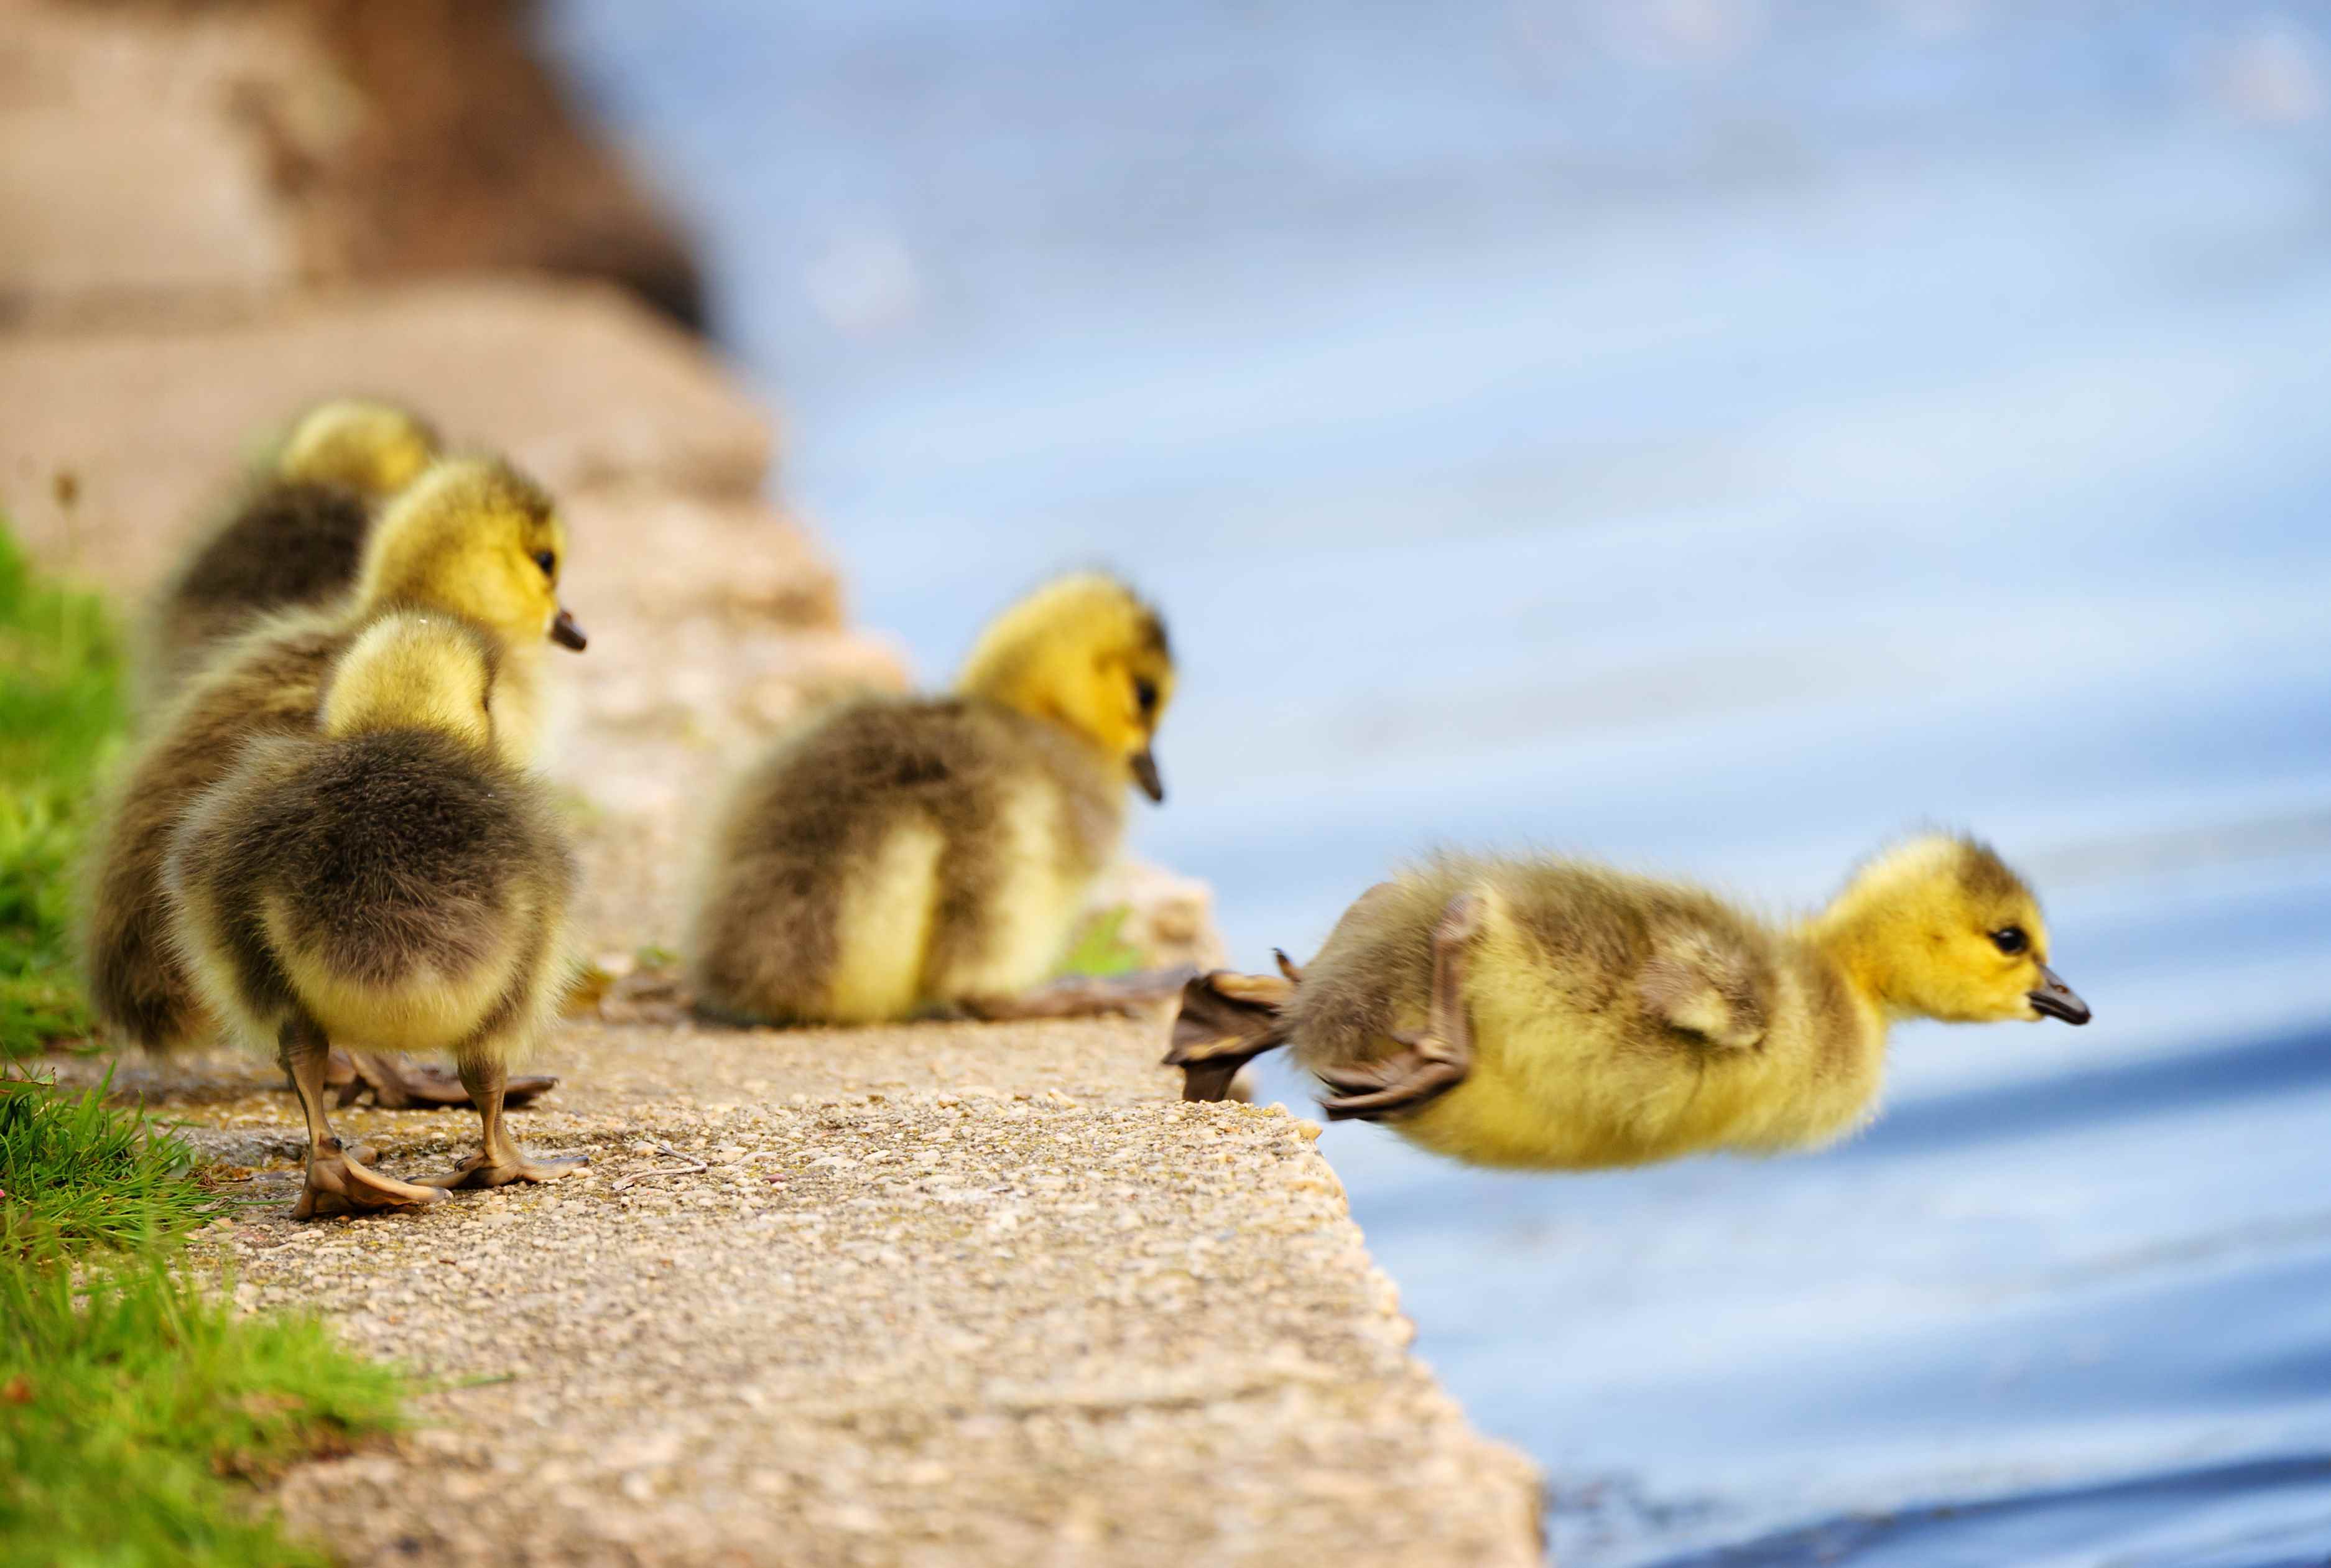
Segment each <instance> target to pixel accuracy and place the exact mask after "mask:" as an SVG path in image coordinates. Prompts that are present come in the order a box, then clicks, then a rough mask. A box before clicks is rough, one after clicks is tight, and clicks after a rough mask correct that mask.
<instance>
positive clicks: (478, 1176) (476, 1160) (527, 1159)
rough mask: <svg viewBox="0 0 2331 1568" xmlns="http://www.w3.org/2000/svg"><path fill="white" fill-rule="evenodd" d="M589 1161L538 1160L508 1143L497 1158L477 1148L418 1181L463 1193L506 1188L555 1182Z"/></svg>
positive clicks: (432, 1186) (429, 1185) (577, 1159)
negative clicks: (458, 1161)
mask: <svg viewBox="0 0 2331 1568" xmlns="http://www.w3.org/2000/svg"><path fill="white" fill-rule="evenodd" d="M590 1163H591V1162H590V1161H589V1160H587V1159H582V1158H576V1159H571V1160H553V1159H542V1160H538V1159H535V1158H534V1157H533V1156H531V1155H528V1154H527V1153H526V1152H525V1151H524V1150H522V1149H520V1148H519V1146H518V1145H515V1144H508V1145H504V1150H503V1153H502V1154H501V1155H499V1157H498V1156H496V1155H492V1154H490V1153H489V1152H488V1151H487V1150H484V1149H480V1150H479V1151H478V1152H477V1153H475V1154H473V1155H471V1156H470V1157H469V1158H468V1159H466V1160H463V1161H462V1162H461V1164H458V1165H456V1166H454V1167H453V1168H452V1170H450V1171H448V1172H446V1173H445V1174H443V1175H442V1176H423V1177H422V1178H421V1183H422V1185H423V1186H424V1187H430V1188H440V1187H442V1188H443V1189H444V1190H445V1191H446V1192H464V1191H469V1190H471V1189H476V1188H484V1187H507V1186H510V1185H512V1184H514V1183H519V1182H555V1181H557V1180H558V1178H559V1177H561V1176H571V1175H573V1174H575V1173H576V1172H577V1171H579V1170H581V1169H583V1167H584V1166H585V1165H587V1164H590Z"/></svg>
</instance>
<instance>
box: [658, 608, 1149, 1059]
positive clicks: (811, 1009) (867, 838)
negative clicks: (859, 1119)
mask: <svg viewBox="0 0 2331 1568" xmlns="http://www.w3.org/2000/svg"><path fill="white" fill-rule="evenodd" d="M1173 692H1174V661H1173V657H1172V654H1171V653H1170V652H1169V651H1168V649H1167V645H1166V629H1165V625H1164V622H1162V621H1161V620H1160V619H1159V618H1158V615H1157V613H1156V611H1155V610H1153V609H1152V608H1150V607H1149V606H1148V605H1147V604H1146V603H1143V602H1142V601H1141V600H1140V599H1139V598H1138V597H1137V596H1136V595H1135V594H1134V593H1133V592H1132V591H1131V590H1130V589H1128V588H1127V587H1126V586H1125V585H1124V584H1121V583H1118V582H1117V581H1115V580H1113V579H1111V578H1108V577H1105V576H1099V575H1076V576H1071V577H1066V578H1062V579H1061V580H1059V581H1057V582H1054V583H1052V584H1048V585H1047V586H1045V587H1043V588H1042V589H1040V590H1039V591H1037V592H1036V593H1035V594H1031V595H1030V596H1029V597H1028V598H1026V599H1025V600H1023V601H1022V602H1021V603H1017V604H1015V605H1013V607H1012V608H1010V609H1009V610H1007V611H1005V612H1004V614H1003V615H1001V616H1000V617H998V618H997V619H996V621H995V622H994V623H993V624H992V625H990V626H989V627H988V628H987V629H986V631H985V632H983V633H982V634H981V636H980V638H979V641H978V643H977V645H976V646H975V647H974V648H973V650H972V651H971V654H970V657H969V658H968V659H966V660H965V663H964V668H963V672H962V675H961V676H960V678H959V679H957V681H956V689H955V691H954V693H953V694H952V695H950V696H945V697H925V698H870V699H867V700H862V701H858V702H853V703H851V704H848V705H846V706H843V707H842V708H837V709H835V710H833V711H832V712H830V713H827V714H825V715H823V716H821V717H817V718H814V719H813V720H811V721H810V722H808V723H807V724H806V725H804V726H803V727H800V728H799V729H797V730H795V731H794V733H792V734H790V735H788V736H785V737H783V738H782V739H780V740H779V741H778V743H777V744H776V745H775V746H774V747H773V748H772V749H771V750H770V751H769V753H768V754H767V755H766V756H764V757H763V758H762V759H761V760H760V761H759V762H758V763H757V764H756V765H755V766H754V767H753V768H752V769H751V770H750V771H749V772H748V773H747V774H746V775H745V777H744V778H743V780H742V781H741V782H740V783H739V784H738V785H737V787H736V789H735V790H734V791H733V792H732V793H731V794H730V795H729V797H728V801H727V803H726V804H725V805H724V806H723V808H722V809H721V811H720V812H719V813H718V816H717V818H716V821H715V825H714V828H713V831H712V833H711V834H710V836H709V841H708V843H707V846H706V853H705V858H704V869H703V871H702V873H701V875H700V876H699V891H698V894H697V897H696V899H695V904H694V910H693V914H692V917H691V920H690V929H689V933H688V937H687V948H688V959H689V966H690V975H691V978H692V981H693V984H694V986H695V990H696V994H697V1000H698V1005H699V1007H700V1008H702V1009H703V1010H705V1011H706V1012H709V1013H711V1014H714V1015H716V1016H722V1017H728V1018H734V1019H740V1020H754V1021H765V1022H782V1023H809V1022H822V1023H867V1022H878V1021H882V1020H890V1019H900V1018H907V1017H910V1016H912V1015H914V1014H917V1013H918V1012H931V1011H941V1010H947V1009H951V1008H957V1007H963V1008H969V1009H973V1010H975V1011H988V1012H999V1011H1004V1010H1007V1009H1008V1007H1009V1005H1010V1003H1009V1000H1008V999H1011V998H1014V997H1017V996H1019V995H1020V994H1021V993H1025V992H1027V991H1028V990H1029V989H1030V988H1031V987H1032V986H1034V985H1036V984H1038V983H1039V982H1041V981H1042V980H1043V979H1044V978H1045V977H1046V976H1047V975H1048V974H1051V971H1052V968H1053V966H1054V965H1056V964H1057V963H1058V962H1059V960H1060V957H1061V953H1062V951H1063V949H1064V948H1065V947H1066V946H1067V944H1068V940H1069V937H1070V933H1071V930H1072V927H1074V924H1075V922H1076V919H1077V917H1078V915H1079V914H1080V911H1081V909H1082V908H1083V903H1084V898H1085V894H1086V892H1087V890H1088V889H1089V887H1090V885H1091V882H1092V879H1093V878H1094V877H1095V876H1096V875H1097V874H1098V873H1099V871H1100V870H1101V869H1102V868H1103V867H1104V866H1105V865H1106V864H1107V863H1108V860H1109V859H1110V857H1111V856H1113V855H1114V854H1115V852H1116V850H1117V845H1118V839H1119V837H1120V836H1121V834H1122V832H1123V830H1124V817H1125V792H1126V787H1127V785H1128V784H1132V785H1135V786H1137V787H1138V788H1139V789H1140V790H1141V791H1142V792H1143V793H1144V794H1147V795H1148V796H1149V798H1150V799H1152V800H1153V801H1156V800H1163V799H1164V798H1165V785H1164V784H1163V783H1162V782H1161V780H1160V778H1159V776H1158V772H1157V763H1156V757H1155V756H1154V755H1153V754H1152V752H1151V749H1150V748H1151V743H1152V741H1153V739H1154V738H1155V736H1156V731H1157V724H1158V721H1159V719H1160V718H1161V717H1164V715H1165V712H1166V705H1167V703H1168V702H1169V701H1171V699H1172V698H1173Z"/></svg>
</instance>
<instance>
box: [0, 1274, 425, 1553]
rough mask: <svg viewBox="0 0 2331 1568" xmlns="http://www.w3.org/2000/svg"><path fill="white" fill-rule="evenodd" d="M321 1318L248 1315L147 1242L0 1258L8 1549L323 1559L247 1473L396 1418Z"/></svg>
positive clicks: (383, 1388) (277, 1466)
mask: <svg viewBox="0 0 2331 1568" xmlns="http://www.w3.org/2000/svg"><path fill="white" fill-rule="evenodd" d="M397 1397H398V1382H397V1376H396V1374H395V1373H394V1372H393V1371H391V1370H390V1369H388V1368H386V1367H383V1366H377V1365H374V1364H370V1363H367V1362H364V1361H359V1360H357V1359H354V1358H352V1357H350V1356H349V1355H348V1354H347V1353H346V1352H345V1351H342V1350H340V1349H339V1348H338V1346H337V1345H335V1344H334V1343H333V1341H332V1339H331V1336H330V1335H329V1334H328V1333H327V1332H326V1330H325V1328H324V1326H323V1325H322V1324H320V1323H319V1322H318V1321H316V1320H315V1319H314V1318H312V1317H306V1316H294V1317H276V1318H258V1319H252V1318H242V1317H238V1316H236V1315H235V1313H234V1311H233V1307H230V1306H228V1305H226V1304H225V1303H224V1302H223V1301H220V1300H217V1299H215V1298H213V1297H206V1296H205V1295H204V1294H203V1293H201V1292H200V1291H198V1290H197V1289H196V1288H194V1287H193V1286H191V1285H189V1284H188V1283H187V1282H186V1280H185V1279H183V1278H180V1277H178V1276H177V1275H176V1274H175V1273H174V1272H173V1271H172V1269H171V1268H170V1266H169V1264H168V1262H167V1261H166V1259H163V1258H162V1257H160V1256H158V1255H156V1254H153V1253H138V1254H130V1255H128V1256H126V1257H122V1258H119V1259H109V1260H106V1261H103V1262H100V1263H99V1264H98V1265H97V1266H96V1267H95V1268H94V1269H87V1270H83V1271H81V1272H80V1273H78V1274H77V1273H75V1272H74V1271H71V1270H69V1269H64V1268H62V1267H49V1268H9V1269H0V1564H5V1568H19V1565H22V1568H32V1565H33V1564H35V1563H39V1564H56V1565H60V1568H68V1565H80V1564H88V1565H89V1568H100V1565H104V1568H111V1565H114V1564H123V1565H128V1564H133V1563H137V1564H143V1563H156V1564H160V1563H200V1564H218V1565H219V1568H228V1565H230V1564H233V1565H243V1564H294V1563H298V1564H309V1563H313V1564H321V1563H326V1562H328V1558H327V1557H326V1556H325V1555H324V1554H322V1553H321V1552H319V1551H317V1550H316V1549H314V1548H313V1547H310V1546H308V1545H305V1544H301V1543H299V1542H297V1541H294V1540H291V1539H290V1538H289V1537H287V1536H286V1535H284V1533H283V1530H282V1528H281V1525H280V1524H278V1523H277V1522H276V1521H275V1520H274V1519H273V1518H272V1517H271V1516H269V1515H267V1514H266V1513H264V1512H262V1511H261V1510H259V1509H257V1508H255V1507H253V1506H252V1501H253V1499H252V1497H251V1494H250V1493H249V1491H248V1488H247V1485H245V1484H247V1483H249V1482H252V1481H256V1480H263V1479H265V1478H269V1477H271V1476H273V1475H275V1474H277V1473H278V1472H279V1471H281V1469H282V1468H284V1467H285V1466H286V1465H288V1464H290V1462H292V1461H293V1460H295V1459H301V1458H304V1457H307V1456H309V1455H313V1454H317V1453H331V1452H336V1451H344V1450H345V1449H347V1446H348V1444H349V1442H350V1441H351V1440H352V1439H353V1438H354V1437H355V1436H357V1434H360V1433H364V1432H370V1431H377V1430H382V1429H383V1428H385V1427H387V1426H390V1425H392V1424H394V1422H395V1419H396V1408H397Z"/></svg>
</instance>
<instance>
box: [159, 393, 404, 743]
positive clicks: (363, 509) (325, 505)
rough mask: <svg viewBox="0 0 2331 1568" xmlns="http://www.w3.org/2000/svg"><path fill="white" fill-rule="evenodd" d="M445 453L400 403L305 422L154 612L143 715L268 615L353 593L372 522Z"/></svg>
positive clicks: (342, 402)
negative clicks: (227, 643)
mask: <svg viewBox="0 0 2331 1568" xmlns="http://www.w3.org/2000/svg"><path fill="white" fill-rule="evenodd" d="M438 450H439V442H438V438H437V432H435V431H434V430H433V429H432V428H431V427H430V425H429V423H428V422H427V421H425V420H423V418H422V417H421V416H420V415H419V414H417V413H414V412H413V411H412V410H410V409H405V408H400V407H397V406H396V405H395V404H388V403H379V402H374V401H370V400H367V399H363V398H340V399H336V400H335V401H332V402H329V403H323V404H318V405H316V406H315V407H314V408H311V409H309V411H308V412H307V413H304V414H302V415H301V416H300V419H299V420H298V421H297V422H296V423H294V424H293V425H292V427H291V432H290V435H288V436H287V437H285V439H284V441H283V443H282V445H281V446H280V447H279V448H277V449H276V451H275V453H274V455H273V456H272V457H271V459H270V460H269V462H268V464H267V466H266V469H265V470H264V471H263V472H262V474H261V475H260V476H259V477H258V478H257V479H256V480H254V481H253V482H252V484H251V485H250V486H249V487H248V488H247V489H245V490H244V492H243V495H242V497H241V498H240V499H238V500H237V501H236V502H235V503H234V505H233V508H231V509H230V510H229V511H228V513H227V515H226V516H225V517H224V518H222V519H221V520H220V521H218V522H217V523H216V524H214V526H213V527H209V528H208V529H205V531H203V532H202V533H201V534H200V535H198V536H197V537H195V540H194V542H193V544H192V546H190V547H189V549H188V551H187V553H186V557H185V559H184V560H183V561H182V562H181V563H180V564H179V565H178V566H177V567H176V569H175V570H173V571H172V572H170V573H169V574H168V575H166V577H165V578H164V581H163V586H162V588H161V589H160V591H159V592H157V594H155V596H154V598H153V601H152V603H150V604H149V605H148V607H147V613H146V617H145V632H144V635H143V637H142V639H141V640H140V641H141V643H142V651H143V659H142V660H141V662H142V665H143V670H142V680H143V687H144V693H145V698H146V706H147V708H148V709H149V710H151V709H153V708H157V707H159V706H160V705H161V704H162V702H163V701H164V700H166V698H167V697H168V696H169V694H170V693H171V692H172V691H174V690H176V689H177V688H178V687H179V686H180V685H181V684H182V683H183V682H184V681H185V679H186V677H187V676H188V675H189V674H191V673H192V672H193V671H194V670H195V669H196V668H198V667H199V666H200V665H201V663H202V662H203V660H204V659H205V658H206V657H207V656H208V655H209V654H211V653H212V652H214V651H216V649H217V648H218V647H219V645H220V644H222V643H223V642H224V641H226V640H227V639H228V638H229V637H231V636H232V635H233V633H235V632H239V631H242V630H243V628H245V627H247V626H249V625H250V624H251V623H252V622H253V621H255V620H257V619H258V618H259V617H260V616H262V615H263V614H265V613H268V612H270V611H272V610H286V609H291V608H294V607H297V606H300V605H317V604H322V603H328V602H329V601H330V600H333V599H335V598H338V596H339V595H341V594H346V593H347V591H348V589H349V588H350V587H351V586H352V585H353V584H355V582H356V579H357V568H358V567H359V565H361V564H362V562H363V557H364V544H365V537H366V535H367V534H368V533H369V532H370V530H371V528H372V523H373V518H374V516H375V514H376V512H377V511H378V510H379V508H380V507H381V505H382V504H383V503H384V502H385V501H386V500H387V499H388V498H389V497H391V496H393V495H395V493H396V492H397V491H399V490H401V489H404V487H405V486H406V485H409V484H411V483H412V482H413V481H414V480H415V479H417V478H419V477H420V475H421V473H422V470H424V469H426V468H427V467H428V466H429V465H430V463H432V462H433V461H436V458H437V453H438Z"/></svg>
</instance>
